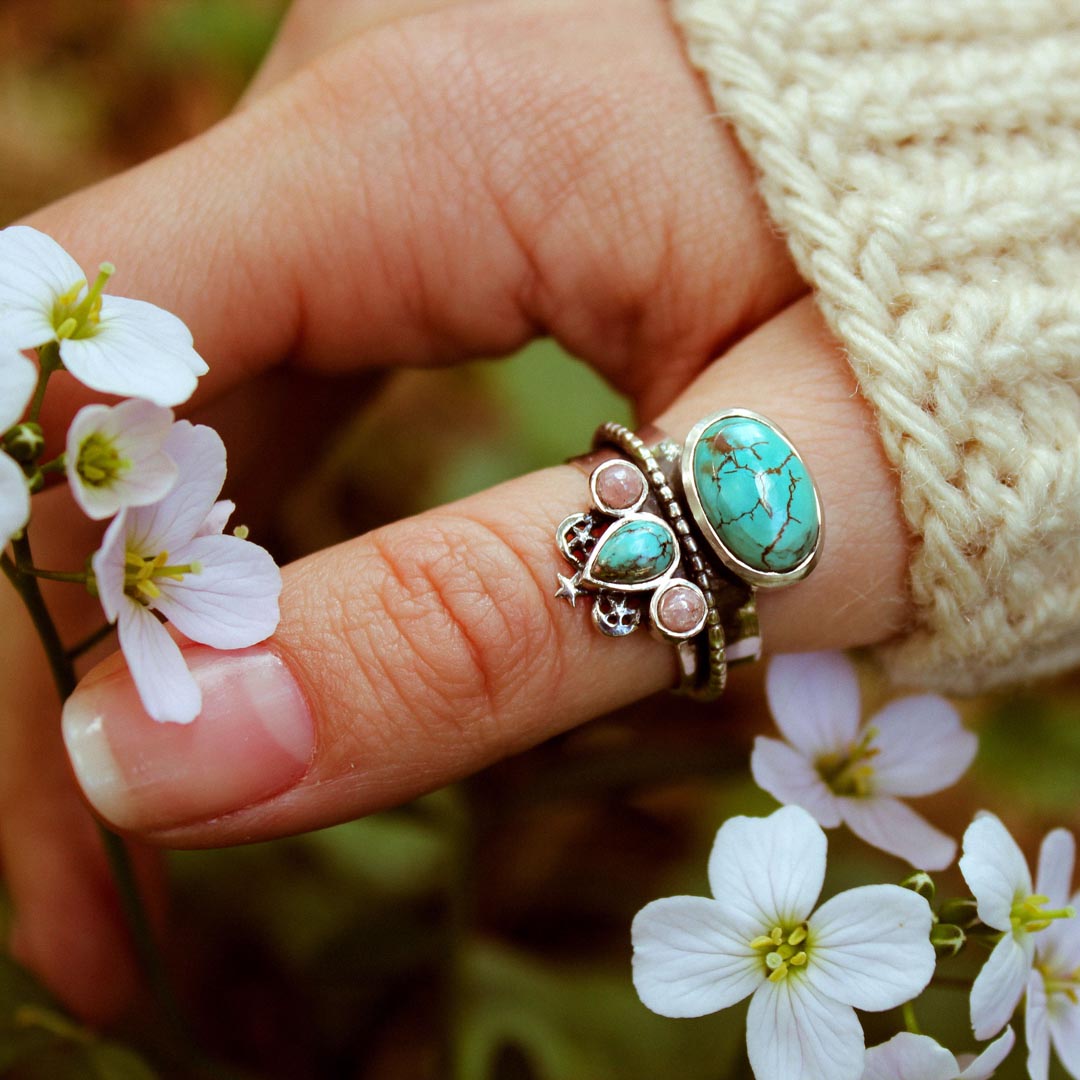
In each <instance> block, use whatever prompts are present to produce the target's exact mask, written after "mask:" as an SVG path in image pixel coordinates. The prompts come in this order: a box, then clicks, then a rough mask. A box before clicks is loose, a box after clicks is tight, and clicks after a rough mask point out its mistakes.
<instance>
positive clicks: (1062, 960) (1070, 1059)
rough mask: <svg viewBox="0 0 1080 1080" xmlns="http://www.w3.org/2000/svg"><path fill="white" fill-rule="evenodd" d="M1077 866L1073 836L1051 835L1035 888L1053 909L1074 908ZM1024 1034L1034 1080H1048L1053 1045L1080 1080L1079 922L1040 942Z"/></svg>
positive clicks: (1059, 925) (1055, 929)
mask: <svg viewBox="0 0 1080 1080" xmlns="http://www.w3.org/2000/svg"><path fill="white" fill-rule="evenodd" d="M1075 862H1076V842H1075V841H1074V840H1073V836H1072V833H1070V832H1069V831H1068V830H1066V829H1055V830H1054V831H1053V832H1051V833H1048V834H1047V836H1046V838H1045V839H1044V840H1043V842H1042V846H1041V847H1040V849H1039V868H1038V872H1037V874H1036V882H1035V888H1036V890H1037V892H1038V893H1040V894H1041V895H1043V896H1045V897H1046V898H1047V902H1048V903H1050V904H1060V905H1065V904H1068V903H1069V899H1070V898H1069V891H1070V888H1071V886H1072V876H1073V866H1074V864H1075ZM1071 906H1072V907H1073V908H1076V907H1077V906H1080V892H1077V893H1075V894H1073V896H1072V900H1071ZM1024 1031H1025V1034H1026V1037H1027V1044H1028V1060H1027V1067H1028V1075H1029V1076H1030V1077H1031V1080H1047V1076H1048V1075H1049V1072H1050V1046H1051V1043H1052V1044H1053V1047H1054V1050H1055V1051H1057V1056H1058V1059H1059V1060H1060V1061H1061V1063H1062V1065H1064V1066H1065V1070H1066V1071H1067V1072H1068V1074H1069V1075H1070V1076H1071V1077H1073V1080H1080V920H1077V919H1055V920H1054V921H1053V922H1052V923H1051V925H1050V926H1048V927H1047V928H1046V929H1045V930H1044V931H1043V932H1042V933H1041V934H1039V935H1038V936H1037V937H1036V939H1035V966H1034V969H1033V970H1032V972H1031V975H1030V976H1029V977H1028V986H1027V1005H1026V1008H1025V1014H1024Z"/></svg>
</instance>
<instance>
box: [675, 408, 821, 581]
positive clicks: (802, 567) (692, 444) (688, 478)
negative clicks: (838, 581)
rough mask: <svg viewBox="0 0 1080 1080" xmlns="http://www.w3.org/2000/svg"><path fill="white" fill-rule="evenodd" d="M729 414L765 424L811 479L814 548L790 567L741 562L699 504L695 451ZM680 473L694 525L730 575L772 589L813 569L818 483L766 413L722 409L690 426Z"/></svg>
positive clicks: (818, 552)
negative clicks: (781, 568)
mask: <svg viewBox="0 0 1080 1080" xmlns="http://www.w3.org/2000/svg"><path fill="white" fill-rule="evenodd" d="M729 417H743V418H746V419H749V420H756V421H757V422H758V423H761V424H765V425H766V426H767V427H769V428H771V429H772V430H773V431H775V432H776V433H777V434H778V435H779V436H780V437H781V438H782V439H783V440H784V441H785V442H786V443H787V444H788V446H790V447H791V451H792V453H793V454H794V455H795V456H796V457H797V458H798V459H799V462H800V464H801V465H802V467H803V468H804V469H805V470H806V475H807V476H808V477H809V479H810V489H811V491H813V493H814V506H815V507H816V510H817V518H818V535H817V540H816V541H815V543H814V546H813V548H812V549H811V550H810V551H809V552H807V554H806V555H805V556H804V557H803V560H802V561H801V562H800V563H799V564H798V565H797V566H793V567H792V568H791V569H790V570H784V571H775V570H759V569H757V567H754V566H750V565H749V564H747V563H745V562H743V560H742V559H740V558H739V557H738V555H736V554H735V553H734V552H733V551H731V550H730V548H728V547H727V545H726V544H725V543H724V542H723V540H721V539H720V536H719V534H718V533H717V532H716V530H715V529H714V528H713V527H712V524H711V522H710V521H709V519H708V516H707V515H706V514H705V508H704V507H703V506H702V504H701V497H700V495H699V494H698V490H697V480H696V478H695V476H694V451H695V449H696V448H697V444H698V441H699V439H700V438H701V436H702V435H703V434H704V432H705V429H706V428H708V427H710V426H711V425H712V424H715V423H716V422H717V421H718V420H726V419H728V418H729ZM681 472H682V484H683V492H684V494H685V495H686V503H687V506H689V508H690V514H691V516H692V517H693V519H694V522H695V524H696V525H697V527H698V529H699V530H700V531H701V534H702V535H703V536H704V537H705V539H706V540H707V541H708V543H709V547H711V548H712V549H713V551H714V552H716V555H717V557H718V558H719V559H720V561H721V562H722V563H723V564H724V566H726V567H727V568H728V569H729V570H730V571H731V572H732V573H733V574H736V575H737V576H738V577H740V578H742V579H743V581H746V582H749V583H750V584H751V585H756V586H757V587H758V588H763V589H775V588H779V587H781V586H784V585H791V584H794V582H796V581H801V580H802V579H803V578H804V577H806V575H807V574H809V573H810V571H811V570H813V568H814V565H815V564H816V563H817V560H818V557H819V556H820V555H821V549H822V545H823V543H824V540H825V514H824V511H823V509H822V506H821V497H820V495H819V494H818V489H817V483H816V482H815V481H814V476H813V473H811V472H810V469H809V468H808V467H807V464H806V461H805V460H804V459H803V456H802V454H800V453H799V450H798V447H796V445H795V444H794V443H793V442H792V441H791V439H790V438H789V437H788V435H787V432H785V431H784V429H783V428H781V427H780V425H779V424H777V423H776V422H775V421H773V420H770V419H769V418H768V417H767V416H762V415H761V413H757V412H753V411H752V410H750V409H724V410H723V411H722V412H716V413H712V414H711V415H709V416H707V417H705V419H704V420H699V421H698V422H697V423H696V424H695V425H694V426H693V427H692V428H691V429H690V433H689V434H688V435H687V436H686V442H685V443H683V453H682V465H681Z"/></svg>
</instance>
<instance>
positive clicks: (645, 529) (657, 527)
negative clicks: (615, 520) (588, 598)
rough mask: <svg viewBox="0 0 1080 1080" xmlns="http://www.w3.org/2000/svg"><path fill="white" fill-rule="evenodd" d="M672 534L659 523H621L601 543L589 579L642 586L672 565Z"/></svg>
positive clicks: (641, 521)
mask: <svg viewBox="0 0 1080 1080" xmlns="http://www.w3.org/2000/svg"><path fill="white" fill-rule="evenodd" d="M675 558H676V548H675V534H674V533H673V532H672V531H671V529H669V528H668V526H667V525H665V524H664V523H663V522H662V521H650V520H648V519H647V518H644V519H642V518H638V519H630V520H629V521H621V522H619V524H618V525H616V526H615V528H613V529H612V530H611V531H610V532H609V533H608V534H607V536H606V538H604V539H603V540H601V542H600V546H599V547H598V548H597V549H596V552H595V554H594V555H593V560H592V565H591V566H590V567H589V577H590V578H592V579H593V581H597V582H600V583H601V584H604V585H615V586H618V585H643V584H644V583H645V582H647V581H652V580H653V579H654V578H658V577H662V576H663V575H664V574H666V573H667V572H668V571H669V570H670V569H671V567H672V566H673V565H674V564H675Z"/></svg>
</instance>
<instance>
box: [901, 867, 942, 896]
mask: <svg viewBox="0 0 1080 1080" xmlns="http://www.w3.org/2000/svg"><path fill="white" fill-rule="evenodd" d="M900 887H901V888H902V889H910V890H911V891H912V892H916V893H918V894H919V895H920V896H923V897H925V898H926V901H927V903H929V904H933V902H934V896H935V894H936V892H937V889H936V888H935V886H934V879H933V878H932V877H931V876H930V875H929V874H928V873H927V872H926V871H925V870H916V871H915V873H914V874H909V875H908V876H907V877H906V878H904V880H903V881H901V882H900Z"/></svg>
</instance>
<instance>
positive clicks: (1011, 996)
mask: <svg viewBox="0 0 1080 1080" xmlns="http://www.w3.org/2000/svg"><path fill="white" fill-rule="evenodd" d="M1034 951H1035V946H1034V942H1032V940H1031V935H1030V934H1024V935H1023V936H1022V937H1021V939H1020V940H1019V941H1018V940H1017V939H1016V938H1015V937H1013V936H1012V935H1011V934H1006V935H1005V937H1003V938H1002V939H1001V940H1000V941H999V942H998V943H997V944H996V945H995V946H994V951H993V952H992V953H991V954H990V958H989V959H988V960H987V961H986V963H985V964H983V966H982V969H981V970H980V971H979V974H978V975H976V976H975V983H974V985H973V986H972V987H971V1026H972V1029H973V1030H974V1032H975V1038H976V1039H980V1040H981V1039H990V1038H993V1036H995V1035H996V1034H997V1033H998V1032H999V1031H1000V1030H1001V1029H1002V1028H1003V1027H1004V1026H1005V1025H1006V1024H1007V1023H1008V1022H1009V1021H1010V1020H1011V1019H1012V1015H1013V1013H1014V1012H1016V1006H1017V1004H1018V1003H1019V1001H1020V995H1021V994H1023V992H1024V989H1025V987H1026V986H1027V981H1028V976H1029V975H1030V974H1031V962H1032V960H1033V959H1034Z"/></svg>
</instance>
